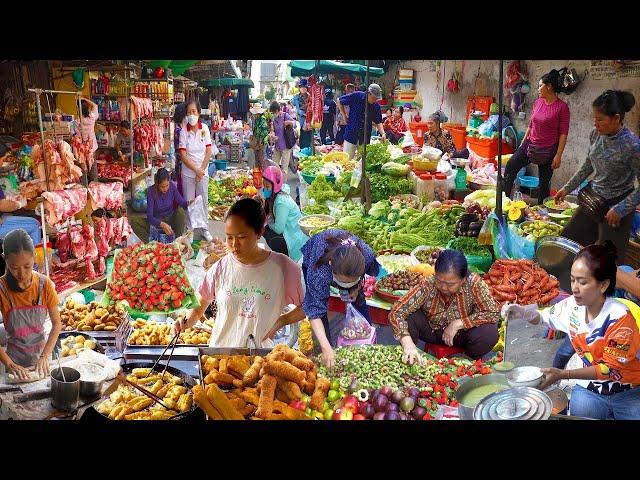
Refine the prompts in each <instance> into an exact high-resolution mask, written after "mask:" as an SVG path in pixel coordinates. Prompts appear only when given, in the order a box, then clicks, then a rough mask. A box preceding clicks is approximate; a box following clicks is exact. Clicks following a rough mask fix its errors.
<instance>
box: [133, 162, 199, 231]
mask: <svg viewBox="0 0 640 480" xmlns="http://www.w3.org/2000/svg"><path fill="white" fill-rule="evenodd" d="M188 205H189V203H188V202H187V201H186V200H185V199H184V198H183V197H182V195H180V192H178V187H177V186H176V184H175V183H174V182H172V181H171V175H170V174H169V172H168V170H167V169H165V168H161V169H160V170H158V172H157V173H156V176H155V184H154V185H153V186H151V187H149V188H148V189H147V215H146V217H134V218H132V219H131V228H133V231H134V232H135V233H136V235H137V236H138V237H139V238H140V240H142V241H143V242H145V243H146V242H149V241H151V240H158V239H159V234H161V233H164V234H165V235H166V236H167V237H169V238H170V239H175V238H177V237H179V236H181V235H182V234H184V232H185V230H186V223H187V217H186V212H185V210H186V208H187V207H188Z"/></svg>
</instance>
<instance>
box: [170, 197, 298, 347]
mask: <svg viewBox="0 0 640 480" xmlns="http://www.w3.org/2000/svg"><path fill="white" fill-rule="evenodd" d="M265 222H266V213H265V211H264V209H263V208H262V205H261V204H260V203H259V202H257V201H256V200H253V199H252V198H245V199H242V200H239V201H237V202H236V203H235V204H234V205H233V206H232V207H231V208H230V209H229V211H228V212H227V215H226V217H225V221H224V232H225V236H226V243H227V249H228V250H229V253H228V254H227V255H226V256H224V257H223V258H222V259H221V260H219V261H218V262H217V263H216V264H215V265H214V266H213V267H211V268H210V269H209V271H208V272H207V275H206V277H205V279H204V282H203V283H202V286H201V287H200V289H199V291H198V300H199V301H200V307H198V308H196V309H195V310H192V311H191V313H190V314H189V316H188V317H187V319H186V320H185V319H183V320H182V321H179V322H176V323H175V325H174V328H175V331H176V332H180V331H182V330H184V329H185V328H189V327H191V326H193V325H194V324H195V323H196V321H198V320H199V319H200V318H201V317H202V315H203V314H204V312H205V310H206V309H207V308H208V307H209V305H210V304H211V303H212V302H214V301H215V302H216V306H217V307H218V308H217V315H216V321H215V324H214V327H213V331H212V333H211V340H210V342H209V345H211V346H212V347H229V348H234V347H245V346H246V345H247V339H248V337H249V335H253V337H254V339H255V342H256V344H257V345H258V347H262V348H272V347H273V346H274V344H273V341H272V340H270V339H268V338H265V337H266V335H267V333H268V332H269V330H270V329H271V327H272V325H273V324H274V322H275V320H276V319H277V318H279V317H280V315H282V311H283V309H284V307H286V306H287V305H300V304H301V303H302V300H303V298H304V291H303V289H304V288H303V284H302V270H301V269H300V267H299V266H298V264H296V263H295V262H294V261H293V260H291V259H290V258H288V257H287V256H285V255H282V254H281V253H276V252H271V251H267V250H264V249H262V248H261V247H260V246H259V245H258V240H259V239H260V237H261V236H262V234H263V232H264V225H265Z"/></svg>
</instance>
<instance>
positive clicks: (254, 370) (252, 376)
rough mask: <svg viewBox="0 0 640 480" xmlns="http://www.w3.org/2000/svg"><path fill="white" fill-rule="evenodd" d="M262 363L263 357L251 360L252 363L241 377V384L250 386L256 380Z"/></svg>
mask: <svg viewBox="0 0 640 480" xmlns="http://www.w3.org/2000/svg"><path fill="white" fill-rule="evenodd" d="M263 364H264V358H262V357H256V358H255V360H254V361H253V364H252V365H251V367H249V369H248V370H247V371H246V372H245V374H244V377H243V379H242V384H243V385H244V386H245V387H252V386H253V385H255V384H256V382H257V381H258V375H259V373H260V369H262V365H263Z"/></svg>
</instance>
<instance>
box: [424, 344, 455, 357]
mask: <svg viewBox="0 0 640 480" xmlns="http://www.w3.org/2000/svg"><path fill="white" fill-rule="evenodd" d="M424 351H425V352H427V353H432V354H433V355H434V356H435V357H436V358H442V357H449V356H451V355H455V354H457V353H464V349H462V348H460V347H449V346H447V345H440V344H437V343H427V344H425V346H424Z"/></svg>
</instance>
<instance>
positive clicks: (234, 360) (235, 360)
mask: <svg viewBox="0 0 640 480" xmlns="http://www.w3.org/2000/svg"><path fill="white" fill-rule="evenodd" d="M249 367H251V365H250V364H249V362H247V361H245V360H244V359H243V358H242V357H241V356H239V355H236V356H234V357H231V359H230V360H229V361H228V362H227V369H228V370H229V373H231V375H234V376H236V377H238V378H240V379H242V378H243V377H244V374H245V373H247V370H249Z"/></svg>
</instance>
